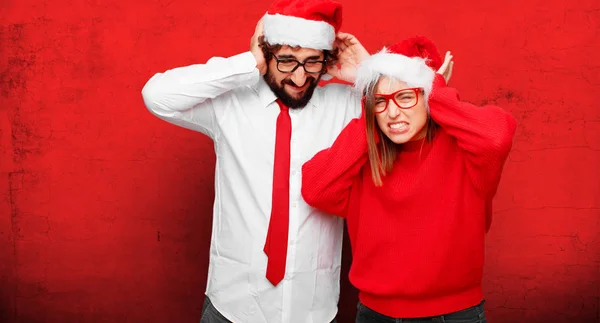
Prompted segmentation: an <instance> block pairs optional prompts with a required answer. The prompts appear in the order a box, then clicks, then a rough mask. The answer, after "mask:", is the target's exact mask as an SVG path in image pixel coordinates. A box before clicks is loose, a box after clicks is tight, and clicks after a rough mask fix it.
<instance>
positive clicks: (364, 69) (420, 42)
mask: <svg viewBox="0 0 600 323" xmlns="http://www.w3.org/2000/svg"><path fill="white" fill-rule="evenodd" d="M442 63H443V61H442V58H441V56H440V53H439V51H438V49H437V47H436V46H435V44H434V43H433V42H432V41H431V40H430V39H428V38H426V37H422V36H417V37H412V38H408V39H405V40H403V41H400V42H398V43H396V44H394V45H392V46H390V47H389V48H385V47H384V48H383V49H382V50H381V51H380V52H379V53H376V54H374V55H371V56H370V57H369V58H367V59H365V60H364V61H363V62H361V64H360V65H359V67H358V71H357V76H356V81H355V83H354V85H355V87H356V88H357V89H359V90H360V91H361V92H363V91H364V90H365V89H366V88H367V87H369V86H371V85H373V83H374V82H376V81H377V80H378V79H379V78H380V77H381V76H388V77H392V78H394V79H396V80H399V81H403V82H405V83H407V85H408V86H409V87H419V88H423V89H425V96H426V97H427V96H429V93H431V87H432V83H433V79H434V77H435V72H436V71H437V70H438V69H439V68H440V67H441V66H442Z"/></svg>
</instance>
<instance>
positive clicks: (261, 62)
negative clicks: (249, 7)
mask: <svg viewBox="0 0 600 323" xmlns="http://www.w3.org/2000/svg"><path fill="white" fill-rule="evenodd" d="M262 35H263V18H260V20H259V21H258V24H256V29H254V35H252V38H251V39H250V52H251V53H252V55H254V58H255V59H256V68H257V69H258V71H259V72H260V75H265V74H266V73H267V62H266V60H265V55H264V54H263V51H262V48H260V46H258V37H260V36H262Z"/></svg>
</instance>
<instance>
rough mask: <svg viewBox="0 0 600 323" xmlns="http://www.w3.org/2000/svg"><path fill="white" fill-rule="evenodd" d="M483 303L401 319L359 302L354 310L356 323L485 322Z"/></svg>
mask: <svg viewBox="0 0 600 323" xmlns="http://www.w3.org/2000/svg"><path fill="white" fill-rule="evenodd" d="M483 303H485V301H482V302H481V303H479V305H475V306H473V307H469V308H467V309H465V310H462V311H458V312H454V313H450V314H444V315H440V316H433V317H423V318H410V319H403V318H393V317H389V316H385V315H383V314H379V313H377V312H375V311H373V310H372V309H370V308H368V307H366V306H365V305H364V304H362V303H361V302H359V303H358V311H357V312H356V323H425V322H427V323H434V322H436V323H486V322H487V321H486V319H485V313H484V311H483Z"/></svg>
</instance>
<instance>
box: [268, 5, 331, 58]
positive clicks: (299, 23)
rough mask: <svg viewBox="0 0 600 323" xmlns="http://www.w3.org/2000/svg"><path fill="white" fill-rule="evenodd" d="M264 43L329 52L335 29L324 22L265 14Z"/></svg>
mask: <svg viewBox="0 0 600 323" xmlns="http://www.w3.org/2000/svg"><path fill="white" fill-rule="evenodd" d="M263 33H264V36H265V41H266V42H268V43H269V44H271V45H276V44H281V45H289V46H300V47H305V48H313V49H321V50H331V49H333V42H334V40H335V29H334V28H333V26H332V25H330V24H328V23H326V22H324V21H315V20H308V19H303V18H298V17H293V16H284V15H280V14H274V15H270V14H266V15H265V17H264V19H263Z"/></svg>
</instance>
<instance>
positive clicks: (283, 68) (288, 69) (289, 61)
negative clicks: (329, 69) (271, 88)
mask: <svg viewBox="0 0 600 323" xmlns="http://www.w3.org/2000/svg"><path fill="white" fill-rule="evenodd" d="M273 58H275V60H276V61H277V70H278V71H280V72H281V73H293V72H295V71H296V70H297V69H298V67H300V66H302V68H304V71H305V72H306V73H309V74H318V73H321V72H323V70H324V68H325V63H327V60H325V59H324V60H322V61H318V60H314V59H308V60H306V61H304V62H300V61H298V60H297V59H294V58H279V57H277V56H275V55H273Z"/></svg>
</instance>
